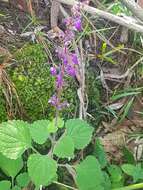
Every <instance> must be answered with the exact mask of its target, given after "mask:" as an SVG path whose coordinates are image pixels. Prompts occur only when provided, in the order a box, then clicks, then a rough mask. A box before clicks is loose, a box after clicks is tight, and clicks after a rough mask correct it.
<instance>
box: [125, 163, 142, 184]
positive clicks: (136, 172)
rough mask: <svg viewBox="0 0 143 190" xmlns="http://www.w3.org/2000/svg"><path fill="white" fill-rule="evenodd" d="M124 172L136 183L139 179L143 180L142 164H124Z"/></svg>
mask: <svg viewBox="0 0 143 190" xmlns="http://www.w3.org/2000/svg"><path fill="white" fill-rule="evenodd" d="M122 170H123V171H124V172H125V173H126V174H127V175H129V176H132V177H133V180H134V182H137V181H138V180H139V179H143V169H142V168H141V165H140V164H137V165H136V166H134V165H132V164H123V165H122Z"/></svg>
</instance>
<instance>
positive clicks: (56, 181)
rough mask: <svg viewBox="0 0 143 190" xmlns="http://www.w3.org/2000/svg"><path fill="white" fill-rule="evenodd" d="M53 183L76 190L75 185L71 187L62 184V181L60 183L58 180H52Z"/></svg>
mask: <svg viewBox="0 0 143 190" xmlns="http://www.w3.org/2000/svg"><path fill="white" fill-rule="evenodd" d="M53 183H55V184H57V185H60V186H63V187H66V188H69V189H72V190H78V189H76V188H75V187H71V186H69V185H66V184H63V183H60V182H57V181H54V182H53Z"/></svg>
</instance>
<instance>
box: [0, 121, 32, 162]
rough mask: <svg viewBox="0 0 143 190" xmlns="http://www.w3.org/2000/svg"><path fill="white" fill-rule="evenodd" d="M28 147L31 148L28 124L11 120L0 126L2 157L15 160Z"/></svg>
mask: <svg viewBox="0 0 143 190" xmlns="http://www.w3.org/2000/svg"><path fill="white" fill-rule="evenodd" d="M29 147H31V136H30V132H29V128H28V123H26V122H24V121H19V120H17V121H16V120H13V121H8V122H5V123H2V124H1V126H0V152H1V153H2V154H3V155H4V156H6V157H8V158H10V159H17V158H18V157H20V156H21V155H22V154H23V152H24V151H25V150H26V149H28V148H29Z"/></svg>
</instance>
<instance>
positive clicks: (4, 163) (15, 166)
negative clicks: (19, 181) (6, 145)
mask: <svg viewBox="0 0 143 190" xmlns="http://www.w3.org/2000/svg"><path fill="white" fill-rule="evenodd" d="M22 167H23V160H22V158H18V159H17V160H12V159H9V158H6V157H5V156H3V155H2V154H0V168H1V169H2V171H3V172H4V173H5V174H6V175H8V176H11V177H13V178H14V177H15V176H16V175H17V174H18V172H19V171H20V170H21V169H22Z"/></svg>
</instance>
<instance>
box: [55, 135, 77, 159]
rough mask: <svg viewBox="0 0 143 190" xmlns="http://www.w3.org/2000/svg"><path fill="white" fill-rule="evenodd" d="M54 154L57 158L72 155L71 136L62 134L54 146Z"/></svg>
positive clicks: (72, 143)
mask: <svg viewBox="0 0 143 190" xmlns="http://www.w3.org/2000/svg"><path fill="white" fill-rule="evenodd" d="M54 154H55V155H56V156H58V157H59V158H69V157H71V158H73V157H74V142H73V140H72V138H71V137H69V136H63V137H62V138H61V139H59V141H58V142H57V144H56V146H55V148H54Z"/></svg>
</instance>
